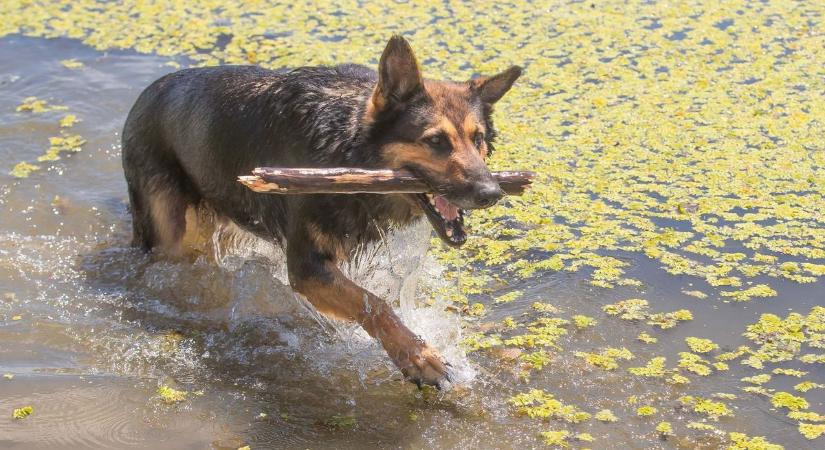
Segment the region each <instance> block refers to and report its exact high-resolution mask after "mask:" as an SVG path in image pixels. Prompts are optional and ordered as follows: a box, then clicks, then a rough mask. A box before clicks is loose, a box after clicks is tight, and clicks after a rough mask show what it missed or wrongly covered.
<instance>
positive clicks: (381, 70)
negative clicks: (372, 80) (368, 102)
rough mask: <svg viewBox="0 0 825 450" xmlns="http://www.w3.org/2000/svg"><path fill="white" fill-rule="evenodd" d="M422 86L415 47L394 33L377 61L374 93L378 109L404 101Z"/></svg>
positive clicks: (390, 106)
mask: <svg viewBox="0 0 825 450" xmlns="http://www.w3.org/2000/svg"><path fill="white" fill-rule="evenodd" d="M422 88H423V85H422V81H421V71H420V70H419V68H418V61H416V59H415V55H414V54H413V50H412V47H410V44H409V43H408V42H407V40H406V39H404V38H403V37H401V36H400V35H394V36H393V37H392V38H390V41H389V42H388V43H387V47H386V48H384V53H383V54H381V61H380V62H379V63H378V85H377V86H376V87H375V92H374V93H373V95H372V103H373V107H374V108H375V110H376V111H382V110H386V109H389V108H392V107H395V106H399V105H401V104H403V103H404V102H405V101H406V100H409V99H410V98H411V97H412V96H413V95H414V94H415V93H417V92H418V91H419V90H420V89H422Z"/></svg>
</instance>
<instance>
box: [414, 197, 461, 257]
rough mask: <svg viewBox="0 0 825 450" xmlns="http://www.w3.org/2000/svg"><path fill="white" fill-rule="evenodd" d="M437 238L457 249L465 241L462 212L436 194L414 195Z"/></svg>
mask: <svg viewBox="0 0 825 450" xmlns="http://www.w3.org/2000/svg"><path fill="white" fill-rule="evenodd" d="M416 197H417V198H418V201H419V203H421V209H423V210H424V213H425V214H426V215H427V219H429V221H430V223H431V224H432V226H433V228H435V232H436V233H437V234H438V237H440V238H441V240H443V241H444V242H446V243H447V244H448V245H451V246H453V247H458V246H460V245H461V244H463V243H464V241H466V240H467V234H466V233H465V232H464V210H463V209H460V208H459V207H458V206H456V205H454V204H452V203H450V201H449V200H447V198H446V197H444V196H443V195H438V194H418V195H416Z"/></svg>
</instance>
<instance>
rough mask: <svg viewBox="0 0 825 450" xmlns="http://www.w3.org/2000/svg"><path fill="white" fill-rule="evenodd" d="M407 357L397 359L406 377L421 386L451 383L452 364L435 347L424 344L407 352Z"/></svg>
mask: <svg viewBox="0 0 825 450" xmlns="http://www.w3.org/2000/svg"><path fill="white" fill-rule="evenodd" d="M405 353H406V357H404V358H401V359H400V360H397V361H396V364H397V365H398V367H399V368H400V369H401V373H403V374H404V377H405V378H406V379H407V380H409V381H410V382H412V383H415V384H416V385H417V386H418V387H419V388H420V387H421V386H423V385H428V386H435V387H436V388H438V389H443V388H446V387H447V386H448V385H449V383H450V381H451V380H450V364H449V363H447V362H446V361H444V358H442V357H441V354H440V353H439V352H438V350H436V349H435V348H433V347H430V346H429V345H427V344H423V345H421V346H420V347H417V348H415V349H411V350H410V351H409V352H405Z"/></svg>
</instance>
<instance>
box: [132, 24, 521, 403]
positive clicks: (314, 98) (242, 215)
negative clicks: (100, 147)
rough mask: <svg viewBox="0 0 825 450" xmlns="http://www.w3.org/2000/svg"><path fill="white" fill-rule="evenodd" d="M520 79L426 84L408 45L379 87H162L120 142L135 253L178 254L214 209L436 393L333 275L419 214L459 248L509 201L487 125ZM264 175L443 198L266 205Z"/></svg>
mask: <svg viewBox="0 0 825 450" xmlns="http://www.w3.org/2000/svg"><path fill="white" fill-rule="evenodd" d="M520 75H521V68H519V67H517V66H513V67H510V68H509V69H507V70H505V71H504V72H502V73H500V74H498V75H493V76H488V77H479V78H475V79H473V80H470V81H466V82H451V81H436V80H430V79H425V78H423V77H422V75H421V71H420V69H419V66H418V62H417V61H416V59H415V55H414V54H413V51H412V48H410V45H409V44H408V43H407V41H406V40H405V39H404V38H402V37H400V36H394V37H392V38H391V39H390V40H389V43H388V44H387V46H386V48H385V49H384V52H383V54H382V55H381V59H380V62H379V65H378V72H377V73H376V72H374V71H373V70H370V69H369V68H367V67H364V66H360V65H353V64H344V65H338V66H334V67H301V68H297V69H291V70H287V69H283V70H277V71H271V70H265V69H263V68H260V67H255V66H220V67H208V68H197V69H186V70H181V71H178V72H175V73H172V74H169V75H166V76H164V77H162V78H160V79H158V80H157V81H155V82H154V83H152V84H151V85H150V86H149V87H148V88H146V90H144V91H143V93H142V94H141V95H140V96H139V98H138V99H137V101H136V103H135V105H134V106H133V107H132V110H131V111H130V113H129V116H128V118H127V119H126V124H125V126H124V129H123V135H122V138H123V168H124V171H125V175H126V182H127V184H128V188H129V202H130V206H131V208H130V210H131V214H132V218H133V245H135V246H138V247H142V248H143V249H145V250H147V251H148V250H151V249H157V250H160V251H161V252H162V253H171V254H176V253H177V252H179V251H180V247H181V245H182V244H181V241H182V238H183V235H184V232H185V230H186V225H187V224H186V211H187V209H188V208H189V207H198V206H202V205H207V206H208V207H209V208H210V209H211V210H213V211H214V212H215V213H216V214H218V215H219V216H220V217H223V218H226V219H229V220H231V221H233V222H235V223H236V224H237V225H238V226H240V227H241V228H242V229H245V230H247V231H249V232H251V233H253V234H255V235H257V236H259V237H262V238H264V239H270V240H276V241H278V243H279V244H280V245H282V246H283V248H284V250H285V253H286V259H287V267H288V274H289V283H290V285H291V286H292V288H293V289H294V290H295V291H296V292H298V293H300V294H301V295H303V296H304V297H306V299H307V300H308V301H309V302H310V303H311V304H312V305H313V306H314V307H315V308H316V309H317V310H319V311H320V312H322V313H324V314H326V315H328V316H332V317H335V318H338V319H343V320H348V321H354V322H357V323H358V324H360V325H361V326H362V327H363V328H364V329H365V330H366V331H367V333H369V334H370V336H372V337H373V338H375V339H377V340H378V341H379V342H380V343H381V345H382V346H383V347H384V349H385V350H386V352H387V354H388V355H389V357H390V358H392V360H393V362H394V363H395V364H396V366H397V367H398V368H399V369H400V370H401V372H402V373H403V375H404V376H405V378H406V379H408V380H410V381H412V382H414V383H416V384H418V385H419V387H420V386H421V385H422V384H428V385H434V386H437V387H441V386H442V385H443V384H444V383H445V382H447V381H449V364H447V363H446V362H445V361H444V360H443V359H442V357H441V356H440V355H439V353H438V351H437V350H435V349H434V348H433V347H431V346H429V345H428V344H427V343H425V342H424V341H423V339H421V338H420V337H419V336H417V335H416V334H415V333H413V332H412V331H410V329H408V328H407V327H406V326H404V324H402V323H401V321H400V319H399V318H398V317H397V316H396V315H395V313H394V312H393V309H392V308H391V307H390V306H389V305H388V304H387V303H385V302H384V301H383V300H382V299H380V298H378V297H377V296H375V295H373V294H372V293H370V292H368V291H366V290H365V289H363V288H361V287H359V286H358V285H356V284H355V283H353V282H352V281H350V280H349V279H347V278H346V277H345V276H344V275H343V274H342V272H341V271H340V270H339V267H338V264H339V263H340V262H342V261H346V260H347V259H348V258H349V257H350V256H351V255H352V254H354V252H355V251H356V250H357V249H358V248H359V246H361V245H363V244H365V243H368V242H371V241H375V240H377V239H380V237H381V236H382V235H383V234H385V232H386V231H387V230H389V229H393V228H397V227H402V226H405V225H407V224H410V223H411V222H412V221H414V220H416V219H417V218H419V217H421V216H422V215H426V217H427V218H428V219H429V221H430V223H431V224H432V226H433V228H434V229H435V231H436V233H437V234H438V236H439V237H440V238H441V239H442V240H443V241H444V242H446V243H447V244H448V245H451V246H460V245H462V244H463V243H464V241H465V239H466V234H465V230H464V222H463V216H464V214H465V210H467V209H475V208H486V207H489V206H491V205H493V204H494V203H496V201H498V200H499V199H500V198H501V196H502V191H501V189H500V188H499V186H498V184H497V183H496V182H495V180H494V179H493V178H492V176H491V174H490V171H489V170H488V169H487V166H486V165H485V158H486V157H488V156H489V155H490V154H491V153H492V152H493V138H494V137H495V131H494V129H493V123H492V120H491V117H490V115H491V112H492V109H493V104H494V103H495V102H496V101H498V100H499V99H500V98H501V97H502V96H503V95H504V94H505V93H506V92H507V91H508V90H509V89H510V87H511V86H512V84H513V82H515V81H516V79H517V78H518V77H519V76H520ZM260 166H279V167H361V168H390V169H401V168H404V169H408V170H410V171H412V172H413V173H415V174H417V175H418V176H419V177H421V178H422V179H423V180H425V181H426V183H427V184H428V185H429V186H430V187H431V188H432V192H433V193H432V194H392V195H379V194H354V195H352V194H350V195H347V194H323V195H288V196H280V195H262V194H257V193H254V192H252V191H250V190H248V189H247V188H246V187H244V186H242V185H241V184H239V183H238V182H237V181H236V180H237V177H238V175H241V174H246V173H249V172H250V171H251V170H252V169H253V168H255V167H260Z"/></svg>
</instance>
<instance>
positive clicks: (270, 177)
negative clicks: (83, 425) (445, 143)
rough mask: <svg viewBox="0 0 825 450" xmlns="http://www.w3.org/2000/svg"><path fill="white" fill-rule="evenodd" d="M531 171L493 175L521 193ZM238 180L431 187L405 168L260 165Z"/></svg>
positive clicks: (293, 185) (279, 190)
mask: <svg viewBox="0 0 825 450" xmlns="http://www.w3.org/2000/svg"><path fill="white" fill-rule="evenodd" d="M534 176H535V173H534V172H530V171H508V172H493V178H494V179H495V180H496V181H497V182H498V184H499V186H501V190H502V191H504V193H505V194H508V195H521V194H523V193H524V190H525V189H527V188H528V187H529V186H530V183H531V182H532V179H533V177H534ZM238 181H239V182H240V183H241V184H243V185H244V186H246V187H248V188H249V189H251V190H253V191H255V192H261V193H266V194H367V193H369V194H409V193H424V192H430V191H432V189H431V188H430V187H429V186H428V185H427V184H426V183H425V182H424V181H423V180H421V179H420V178H418V177H416V176H415V175H414V174H413V173H412V172H410V171H407V170H388V169H382V170H368V169H356V168H349V167H337V168H278V167H259V168H257V169H255V170H253V171H252V175H242V176H239V177H238Z"/></svg>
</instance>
